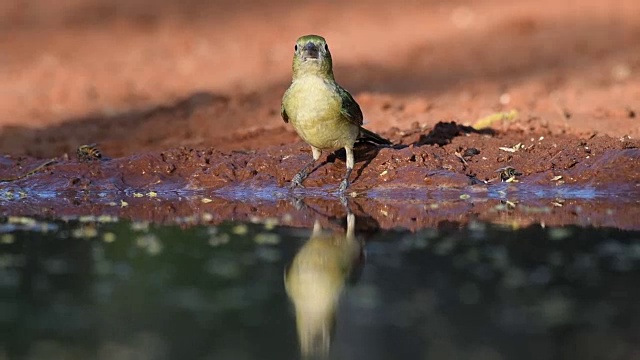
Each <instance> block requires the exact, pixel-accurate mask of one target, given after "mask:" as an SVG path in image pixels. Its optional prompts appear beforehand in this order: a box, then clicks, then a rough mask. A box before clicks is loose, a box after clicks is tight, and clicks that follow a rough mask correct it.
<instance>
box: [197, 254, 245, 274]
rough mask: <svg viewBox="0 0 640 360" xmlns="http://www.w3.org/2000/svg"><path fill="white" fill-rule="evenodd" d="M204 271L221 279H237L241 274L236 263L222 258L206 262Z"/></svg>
mask: <svg viewBox="0 0 640 360" xmlns="http://www.w3.org/2000/svg"><path fill="white" fill-rule="evenodd" d="M205 270H206V271H207V272H208V273H209V274H211V275H215V276H220V277H223V278H237V277H238V276H240V274H241V268H240V265H239V264H238V262H237V261H234V260H233V259H227V258H223V257H215V258H212V259H211V260H209V261H208V262H207V264H206V265H205Z"/></svg>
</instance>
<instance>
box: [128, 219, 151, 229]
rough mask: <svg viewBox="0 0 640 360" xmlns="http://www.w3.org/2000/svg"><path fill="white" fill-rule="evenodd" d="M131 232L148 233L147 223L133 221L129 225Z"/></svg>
mask: <svg viewBox="0 0 640 360" xmlns="http://www.w3.org/2000/svg"><path fill="white" fill-rule="evenodd" d="M131 230H133V231H149V223H148V222H146V221H134V222H132V223H131Z"/></svg>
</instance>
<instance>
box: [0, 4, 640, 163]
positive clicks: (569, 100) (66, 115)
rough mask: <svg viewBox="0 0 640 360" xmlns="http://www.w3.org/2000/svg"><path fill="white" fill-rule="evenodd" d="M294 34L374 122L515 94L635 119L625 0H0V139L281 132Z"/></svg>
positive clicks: (382, 125) (541, 127)
mask: <svg viewBox="0 0 640 360" xmlns="http://www.w3.org/2000/svg"><path fill="white" fill-rule="evenodd" d="M307 33H317V34H321V35H323V36H325V37H326V38H327V40H328V41H329V45H330V47H331V49H332V52H333V56H334V63H335V64H336V70H335V73H336V77H337V80H338V81H339V82H340V83H341V84H342V85H343V86H344V87H346V88H347V89H348V90H350V91H351V92H352V93H353V94H354V96H355V97H356V99H357V100H358V101H359V102H360V104H361V106H362V107H363V110H364V113H365V117H366V118H367V120H368V121H369V124H368V126H369V127H370V128H372V129H374V130H377V131H382V132H384V131H387V130H388V129H389V128H391V127H393V126H396V127H399V128H406V127H409V126H410V124H412V123H414V122H418V123H420V124H425V125H430V124H434V123H436V122H437V121H440V120H443V119H446V120H457V121H459V122H462V123H471V122H473V121H475V120H476V119H478V118H479V117H482V116H485V115H488V114H491V113H494V112H496V111H506V110H511V109H517V110H519V111H520V114H521V119H526V120H528V121H529V123H527V125H526V126H524V125H523V126H524V130H529V131H536V132H540V131H542V132H550V133H554V132H571V133H577V134H581V135H584V134H588V133H600V134H603V133H604V134H610V135H614V136H622V135H625V134H630V135H632V136H635V137H637V136H638V135H640V130H639V129H640V126H638V119H637V116H636V115H635V114H636V113H637V112H638V111H640V105H639V104H640V81H638V80H639V79H640V76H639V73H640V2H639V1H635V0H619V1H606V0H585V1H577V0H572V1H557V0H539V1H502V0H484V1H406V2H402V3H395V2H390V1H376V0H369V1H296V2H290V1H220V0H216V1H204V0H186V1H184V0H182V1H177V0H153V1H152V0H61V1H55V2H54V1H50V0H30V1H28V0H4V1H2V2H0V153H3V154H6V153H9V154H28V155H35V156H59V155H61V154H62V153H64V152H70V151H73V150H74V149H75V147H77V146H78V145H79V144H82V143H91V142H98V143H100V144H101V146H102V147H103V149H105V150H106V151H107V152H109V153H110V154H112V155H113V156H118V155H126V154H131V153H134V152H138V151H144V150H150V149H161V148H168V147H175V146H180V145H186V146H216V147H219V148H221V149H235V148H238V149H242V148H244V149H246V148H254V147H258V146H265V145H272V144H278V143H280V142H286V141H292V140H293V139H295V136H294V135H293V134H292V133H291V131H290V129H288V128H287V127H284V124H283V123H282V121H281V120H280V118H279V106H280V103H279V101H280V96H281V94H282V92H283V91H284V89H286V87H287V84H288V82H289V81H290V61H291V51H292V48H293V42H294V41H295V39H296V38H297V37H298V36H300V35H303V34H307ZM532 120H535V121H537V122H535V125H531V121H532ZM528 127H530V128H528Z"/></svg>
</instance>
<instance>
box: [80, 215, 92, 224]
mask: <svg viewBox="0 0 640 360" xmlns="http://www.w3.org/2000/svg"><path fill="white" fill-rule="evenodd" d="M78 221H79V222H83V223H86V222H95V221H96V217H95V216H93V215H85V216H80V217H79V218H78Z"/></svg>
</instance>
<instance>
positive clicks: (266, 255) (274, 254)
mask: <svg viewBox="0 0 640 360" xmlns="http://www.w3.org/2000/svg"><path fill="white" fill-rule="evenodd" d="M256 255H257V257H258V259H261V260H264V261H266V262H272V263H273V262H277V261H279V260H280V258H282V255H281V254H280V251H279V250H278V249H276V248H272V247H259V248H257V249H256Z"/></svg>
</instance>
